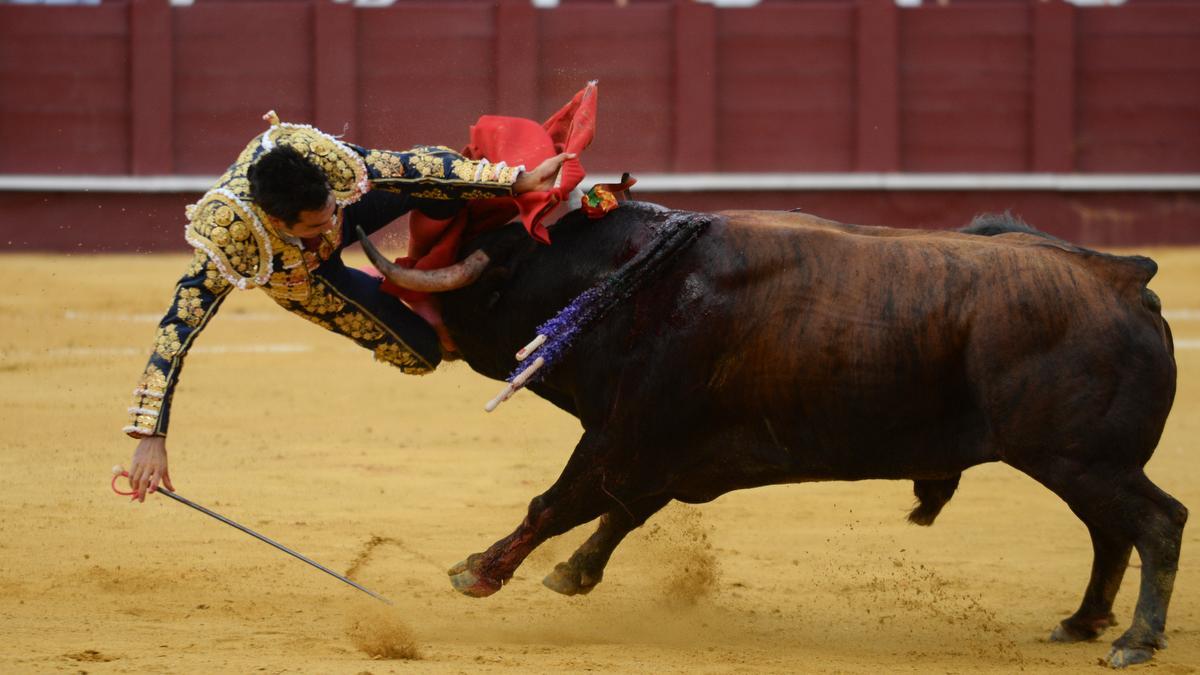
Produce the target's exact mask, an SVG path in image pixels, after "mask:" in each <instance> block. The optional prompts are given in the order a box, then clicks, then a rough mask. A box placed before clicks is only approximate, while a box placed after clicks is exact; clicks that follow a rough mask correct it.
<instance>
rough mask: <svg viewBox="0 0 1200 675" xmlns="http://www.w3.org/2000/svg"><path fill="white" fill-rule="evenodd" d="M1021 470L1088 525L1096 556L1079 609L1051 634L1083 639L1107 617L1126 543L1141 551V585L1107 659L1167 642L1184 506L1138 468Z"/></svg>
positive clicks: (1128, 660)
mask: <svg viewBox="0 0 1200 675" xmlns="http://www.w3.org/2000/svg"><path fill="white" fill-rule="evenodd" d="M1052 466H1053V468H1047V467H1039V468H1035V469H1033V470H1030V468H1029V467H1022V468H1023V470H1025V471H1026V472H1027V473H1029V474H1030V475H1031V476H1033V477H1034V478H1035V479H1037V480H1038V481H1039V482H1041V483H1042V484H1043V485H1046V486H1047V487H1049V488H1050V489H1051V490H1053V491H1054V492H1055V493H1056V494H1058V496H1060V497H1062V498H1063V500H1064V501H1066V502H1067V504H1068V505H1069V506H1070V507H1071V510H1072V511H1074V512H1075V514H1076V515H1078V516H1079V518H1080V519H1081V520H1083V522H1084V523H1085V524H1086V525H1087V526H1088V529H1089V531H1090V532H1091V533H1092V543H1093V549H1094V552H1095V556H1096V557H1095V559H1094V561H1093V564H1092V576H1091V579H1090V580H1089V582H1088V586H1087V589H1086V591H1085V593H1084V598H1083V603H1082V604H1081V605H1080V608H1079V611H1077V612H1076V613H1075V614H1074V615H1072V616H1071V617H1069V618H1068V619H1066V620H1065V621H1063V622H1062V624H1061V625H1060V626H1059V628H1058V629H1056V630H1055V632H1054V634H1053V635H1052V636H1051V638H1052V639H1059V640H1064V641H1065V640H1070V639H1088V638H1091V637H1096V636H1098V635H1099V634H1100V633H1101V632H1102V631H1103V630H1104V629H1105V628H1106V627H1108V626H1109V625H1111V623H1112V619H1111V613H1112V602H1113V599H1114V598H1115V596H1116V594H1117V589H1118V588H1119V587H1120V583H1121V578H1122V576H1123V575H1124V569H1125V567H1126V566H1127V564H1128V561H1129V553H1130V548H1131V547H1132V548H1137V551H1138V555H1139V556H1140V557H1141V559H1142V575H1141V585H1140V588H1139V591H1138V601H1137V607H1136V609H1135V610H1134V615H1133V623H1132V625H1131V626H1130V627H1129V630H1127V631H1125V634H1124V635H1122V636H1121V637H1120V638H1118V639H1117V640H1116V641H1115V642H1114V643H1113V649H1112V651H1111V652H1110V653H1109V656H1108V662H1109V664H1110V665H1112V666H1113V667H1115V668H1121V667H1124V666H1127V665H1131V664H1134V663H1142V662H1144V661H1148V660H1150V659H1151V658H1152V657H1153V656H1154V651H1155V650H1157V649H1162V648H1163V647H1165V646H1166V637H1165V635H1164V633H1163V631H1164V630H1165V628H1166V622H1167V606H1168V604H1169V603H1170V600H1171V591H1172V589H1173V587H1174V584H1175V571H1176V569H1178V565H1179V547H1180V542H1181V541H1182V538H1183V526H1184V523H1186V522H1187V509H1186V508H1184V506H1183V505H1182V504H1180V503H1179V502H1178V501H1176V500H1175V499H1174V498H1172V497H1171V496H1170V495H1168V494H1167V493H1165V492H1163V491H1162V490H1160V489H1159V488H1158V487H1157V486H1156V485H1154V484H1153V483H1151V482H1150V479H1148V478H1146V475H1145V474H1144V473H1142V470H1141V469H1140V468H1122V467H1114V466H1111V465H1102V464H1094V465H1091V466H1088V467H1086V468H1082V467H1080V466H1079V465H1077V464H1074V463H1071V462H1058V463H1052Z"/></svg>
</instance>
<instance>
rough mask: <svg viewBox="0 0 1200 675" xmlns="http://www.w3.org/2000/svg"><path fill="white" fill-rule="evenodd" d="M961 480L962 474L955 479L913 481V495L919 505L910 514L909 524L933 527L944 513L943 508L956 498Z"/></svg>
mask: <svg viewBox="0 0 1200 675" xmlns="http://www.w3.org/2000/svg"><path fill="white" fill-rule="evenodd" d="M960 478H962V474H961V473H960V474H958V475H957V476H955V477H954V478H942V479H938V480H917V481H913V494H915V495H916V496H917V505H916V507H914V508H913V510H912V513H909V514H908V522H910V523H912V524H914V525H925V526H926V527H928V526H929V525H932V524H933V521H934V519H935V518H937V517H938V514H939V513H941V512H942V507H943V506H945V505H946V502H948V501H950V498H951V497H953V496H954V491H955V490H957V489H958V480H959V479H960Z"/></svg>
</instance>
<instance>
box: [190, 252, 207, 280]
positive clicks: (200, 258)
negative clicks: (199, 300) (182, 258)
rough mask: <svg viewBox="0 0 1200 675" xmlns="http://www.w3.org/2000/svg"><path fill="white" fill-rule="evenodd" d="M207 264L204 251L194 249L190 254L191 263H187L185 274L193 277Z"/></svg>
mask: <svg viewBox="0 0 1200 675" xmlns="http://www.w3.org/2000/svg"><path fill="white" fill-rule="evenodd" d="M207 266H208V256H206V255H204V251H196V252H195V254H194V255H192V264H191V265H188V268H187V276H189V277H194V276H196V275H197V274H200V273H201V272H203V271H204V268H205V267H207Z"/></svg>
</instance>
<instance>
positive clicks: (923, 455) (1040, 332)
mask: <svg viewBox="0 0 1200 675" xmlns="http://www.w3.org/2000/svg"><path fill="white" fill-rule="evenodd" d="M681 231H690V232H693V233H695V236H687V237H681V236H677V234H676V233H678V232H681ZM553 233H554V245H553V246H551V247H545V246H542V245H539V244H537V243H535V242H533V241H531V240H530V239H529V238H528V237H527V236H525V235H524V233H523V232H522V231H521V230H520V228H519V227H516V226H509V227H508V228H504V229H500V230H496V231H493V232H490V233H487V234H484V235H482V236H480V237H478V238H477V239H475V240H474V241H473V243H472V247H473V248H474V249H478V250H479V251H482V252H483V253H484V254H486V256H487V258H488V259H490V264H489V265H488V267H487V268H486V270H485V271H483V272H482V274H481V275H480V276H479V278H478V280H477V281H475V283H473V284H471V285H468V286H465V287H462V288H459V289H457V290H453V291H450V292H446V293H443V294H441V295H440V300H441V314H442V318H443V320H444V321H445V326H446V329H447V331H448V333H449V335H450V336H451V337H452V338H453V340H454V342H455V343H456V344H457V345H458V350H459V352H460V353H461V356H462V358H464V359H465V360H466V361H467V363H469V364H470V366H471V367H472V368H473V369H474V370H476V371H478V372H479V373H481V374H483V375H485V376H487V377H490V378H496V379H503V378H505V377H506V376H507V375H508V374H509V371H510V370H511V369H512V367H513V363H514V362H513V354H514V351H516V350H517V349H518V348H519V347H520V346H521V345H523V344H525V343H526V342H527V341H528V340H529V338H530V337H531V336H532V335H533V334H534V329H535V327H537V326H538V325H539V324H540V323H541V322H543V321H545V320H546V319H547V317H549V316H551V315H552V314H553V313H554V312H555V311H556V310H557V309H558V308H561V307H563V306H565V305H567V304H568V303H570V302H571V301H572V300H573V299H574V298H576V297H577V296H579V295H580V294H581V293H583V292H584V291H586V290H588V289H589V288H593V287H594V286H595V285H596V284H597V283H599V282H602V281H604V280H611V279H612V278H613V277H614V275H616V274H628V273H629V268H630V262H631V261H639V262H638V264H637V266H635V267H636V269H634V271H635V272H636V271H638V270H640V269H649V268H651V267H653V268H654V269H655V272H654V273H653V274H644V275H642V276H643V279H642V280H641V281H639V282H638V283H637V284H635V285H629V286H627V287H626V289H625V295H624V297H623V298H622V299H621V301H620V302H617V303H616V304H615V305H614V306H613V307H612V308H611V310H610V311H608V312H607V314H605V315H604V317H603V319H602V320H600V321H598V322H596V323H595V325H594V326H592V327H591V329H590V330H588V331H587V332H586V333H585V334H583V335H582V336H580V337H579V338H578V341H577V343H576V344H575V346H574V348H573V349H572V350H571V351H570V352H569V353H568V354H567V355H566V356H565V358H563V359H562V360H561V362H560V363H558V364H557V365H556V366H555V367H554V368H553V369H552V370H550V371H549V372H547V373H545V374H544V377H542V378H541V379H540V380H539V381H537V382H535V383H533V384H532V385H530V389H531V390H532V391H534V392H535V393H536V394H537V395H539V396H541V397H542V398H544V399H546V400H548V401H549V402H551V403H552V404H554V405H555V406H557V407H559V408H561V409H563V410H565V411H567V412H568V413H570V414H572V415H574V416H576V417H577V418H578V419H579V421H580V422H581V424H582V427H583V435H582V437H581V438H580V439H579V442H578V444H577V445H576V446H575V449H574V452H573V453H572V455H571V457H570V459H569V460H568V462H567V464H566V467H565V468H564V469H563V471H562V474H561V475H560V476H559V478H558V479H557V480H556V481H555V482H554V484H553V485H551V486H550V488H549V489H548V490H546V491H545V492H544V493H542V494H541V495H539V496H537V497H535V498H533V500H532V501H531V502H530V504H529V509H528V513H527V515H526V516H525V518H524V520H523V521H522V522H521V523H520V525H519V526H518V527H517V528H516V530H514V531H513V532H512V533H511V534H509V535H508V536H507V537H504V538H503V539H500V540H499V541H497V542H496V543H495V544H493V545H492V546H491V547H490V548H488V549H487V550H485V551H483V552H482V553H476V554H474V555H471V556H470V557H468V558H467V559H466V560H465V561H463V562H462V563H459V564H458V565H456V566H455V567H453V568H452V569H451V570H450V575H451V581H452V583H453V585H454V587H455V588H456V589H458V590H459V591H461V592H462V593H464V594H466V595H470V596H475V597H483V596H487V595H490V594H492V593H495V592H496V591H498V590H499V589H500V588H501V587H502V586H503V585H504V584H505V583H506V582H507V581H508V580H509V579H510V578H512V576H513V573H514V571H515V570H516V569H517V567H518V566H519V565H520V564H521V562H522V561H523V560H524V559H525V558H526V556H528V555H529V553H530V552H531V551H532V550H533V549H534V548H535V547H537V546H538V545H539V544H540V543H542V542H543V541H545V540H546V539H548V538H550V537H554V536H556V535H559V534H562V533H564V532H567V531H568V530H570V529H572V528H574V527H576V526H578V525H581V524H584V523H587V522H589V521H592V520H594V519H596V518H599V525H598V527H597V528H596V530H595V532H594V533H593V534H592V535H591V537H590V538H589V539H587V540H586V542H585V543H583V544H582V545H581V546H580V547H579V549H578V550H576V551H575V552H574V553H573V555H571V556H570V558H569V559H568V560H567V561H566V562H563V563H560V564H558V565H557V566H556V567H555V568H554V570H553V571H552V572H551V573H550V575H549V576H547V577H546V579H545V581H544V583H545V585H546V586H548V587H549V588H551V589H552V590H554V591H557V592H559V593H563V594H567V595H574V594H580V593H588V592H589V591H591V590H592V589H593V588H594V587H595V586H596V584H597V583H599V582H600V580H601V578H602V577H603V572H604V568H605V565H606V563H607V562H608V560H609V557H610V556H611V555H612V553H613V551H614V549H615V548H616V547H617V545H618V544H619V543H620V542H621V540H622V539H623V538H624V537H625V536H626V535H627V534H628V533H629V532H630V531H631V530H633V529H634V528H637V527H638V526H640V525H642V524H643V523H644V522H645V521H646V519H647V518H649V517H650V516H651V515H653V514H654V513H655V512H656V511H658V510H659V509H661V508H663V507H664V506H665V505H666V504H668V503H669V502H670V501H671V500H678V501H681V502H686V503H690V504H697V503H703V502H708V501H710V500H712V499H715V498H716V497H718V496H720V495H722V494H724V493H726V492H729V491H731V490H738V489H742V488H752V487H757V486H763V485H771V484H779V483H801V482H808V481H829V480H862V479H897V480H911V481H913V489H914V493H915V495H916V499H917V504H916V506H915V508H914V509H913V510H912V512H911V513H910V514H909V516H908V518H909V520H910V521H912V522H913V523H916V524H918V525H930V524H932V523H933V522H934V519H935V518H936V517H937V515H938V513H939V512H940V511H941V510H942V508H943V506H945V505H946V503H947V501H948V500H949V499H950V498H951V496H952V495H953V494H954V492H955V490H956V488H957V487H958V484H959V478H960V476H961V474H962V472H963V470H965V469H967V468H969V467H972V466H975V465H978V464H982V463H985V462H1004V463H1006V464H1008V465H1009V466H1012V467H1013V468H1015V469H1017V470H1019V471H1021V472H1023V473H1025V474H1027V475H1028V476H1029V477H1031V478H1033V479H1034V480H1036V481H1038V482H1039V483H1041V484H1042V485H1044V486H1046V487H1047V488H1049V489H1050V490H1051V491H1053V492H1054V493H1055V494H1056V495H1058V496H1059V497H1060V498H1062V499H1063V501H1065V502H1066V503H1067V505H1068V506H1069V507H1070V508H1071V510H1072V511H1073V512H1074V513H1075V515H1076V516H1078V517H1079V518H1080V519H1081V520H1082V521H1083V522H1084V524H1085V525H1086V526H1087V528H1088V531H1089V533H1090V534H1091V538H1092V546H1093V551H1094V558H1093V563H1092V571H1091V578H1090V579H1089V580H1088V582H1087V584H1086V588H1085V590H1084V594H1083V600H1082V603H1081V604H1080V606H1079V609H1078V611H1076V612H1075V613H1074V614H1073V615H1071V616H1070V617H1068V618H1066V619H1064V620H1063V621H1062V622H1061V623H1060V624H1059V625H1058V626H1057V627H1055V629H1054V631H1053V632H1052V635H1051V639H1052V640H1055V641H1062V642H1074V641H1081V640H1092V639H1095V638H1097V637H1098V636H1099V635H1100V634H1101V633H1103V632H1104V631H1105V629H1107V628H1108V627H1110V626H1112V625H1114V624H1115V623H1116V621H1115V619H1114V616H1113V613H1112V605H1113V599H1114V597H1115V596H1116V594H1117V590H1118V588H1119V587H1120V584H1121V580H1122V577H1123V576H1124V574H1125V570H1126V567H1127V565H1128V562H1129V558H1130V553H1131V550H1132V549H1134V548H1136V549H1137V551H1138V554H1139V556H1140V557H1141V560H1142V569H1141V585H1140V590H1139V595H1138V600H1137V606H1136V609H1135V612H1134V617H1133V622H1132V624H1131V625H1130V627H1129V629H1128V630H1127V631H1125V633H1124V634H1123V635H1121V636H1120V637H1119V638H1118V639H1117V640H1116V641H1115V642H1114V643H1113V647H1112V650H1111V652H1110V653H1109V656H1108V663H1109V664H1110V665H1111V666H1113V667H1122V666H1126V665H1129V664H1134V663H1139V662H1143V661H1146V660H1149V659H1150V658H1152V657H1153V655H1154V653H1155V650H1157V649H1161V648H1163V647H1164V646H1165V638H1164V628H1165V624H1166V615H1167V605H1168V601H1169V600H1170V596H1171V591H1172V587H1173V585H1174V578H1175V573H1176V569H1177V565H1178V559H1179V550H1180V542H1181V539H1182V532H1183V527H1184V524H1185V522H1186V520H1187V509H1186V508H1185V507H1184V506H1183V505H1182V504H1181V503H1179V502H1178V501H1176V500H1175V499H1174V498H1172V497H1171V496H1170V495H1168V494H1167V493H1165V492H1164V491H1162V490H1161V489H1159V488H1158V487H1157V486H1156V485H1155V484H1154V483H1152V482H1151V481H1150V479H1149V478H1147V477H1146V474H1145V473H1144V472H1143V467H1144V466H1145V464H1146V463H1147V461H1148V460H1149V459H1150V457H1151V455H1152V454H1153V452H1154V449H1155V446H1156V445H1157V444H1158V441H1159V437H1160V435H1161V434H1162V431H1163V427H1164V424H1165V422H1166V419H1167V415H1168V413H1169V411H1170V410H1171V405H1172V402H1173V399H1174V395H1175V381H1176V366H1175V359H1174V352H1173V343H1172V338H1171V330H1170V327H1169V326H1168V325H1167V322H1166V321H1165V320H1163V318H1162V315H1161V308H1160V304H1159V301H1158V298H1157V296H1155V294H1154V293H1153V292H1152V291H1150V290H1149V289H1148V288H1147V286H1146V284H1147V282H1149V280H1150V279H1151V277H1152V276H1153V275H1154V274H1155V272H1156V270H1157V267H1156V265H1155V263H1154V262H1153V261H1152V260H1150V259H1148V258H1144V257H1139V256H1128V257H1122V256H1114V255H1107V254H1103V253H1098V252H1095V251H1091V250H1087V249H1084V248H1081V247H1077V246H1074V245H1072V244H1069V243H1067V242H1065V241H1062V240H1059V239H1056V238H1053V237H1051V236H1049V235H1045V234H1043V233H1041V232H1039V231H1037V230H1034V229H1033V228H1031V227H1029V226H1027V225H1025V224H1024V223H1022V222H1020V221H1018V220H1016V219H1014V218H1011V217H1007V216H990V217H982V218H979V219H976V221H975V222H973V223H972V224H971V225H969V226H967V227H965V228H963V229H962V230H960V231H957V232H948V231H926V230H905V229H890V228H882V227H865V226H855V225H844V224H839V223H836V222H832V221H829V220H823V219H820V218H817V217H814V216H811V215H805V214H801V213H790V212H789V213H782V212H761V211H730V212H723V213H718V214H696V213H686V212H678V211H669V210H666V209H663V208H661V207H657V206H654V205H650V204H643V203H637V202H630V203H627V204H626V205H624V206H623V207H621V208H618V209H616V210H615V211H613V212H612V213H610V214H608V215H607V216H605V217H604V218H603V219H602V220H599V221H589V220H588V219H586V218H585V217H584V216H583V215H582V214H581V213H580V212H578V211H577V212H573V213H571V214H568V215H567V216H565V217H564V218H563V219H562V220H561V221H560V222H559V223H557V224H556V226H555V227H554V229H553ZM671 237H674V240H675V242H676V243H675V244H672V245H666V246H664V245H662V242H664V241H668V240H670V239H671ZM364 243H365V244H366V245H368V246H369V242H366V241H365V237H364ZM652 250H653V251H654V252H652V254H649V255H648V254H647V252H648V251H652ZM469 252H470V251H464V253H469ZM368 254H369V255H370V256H371V257H372V261H373V262H374V263H375V264H376V266H377V267H378V268H380V270H381V271H382V272H383V273H384V274H385V275H387V276H389V277H390V278H393V279H395V280H401V278H402V274H401V273H402V270H399V269H398V268H397V267H396V266H394V265H391V264H390V263H389V262H388V261H387V260H386V259H383V258H382V257H380V256H379V255H378V252H377V251H375V250H374V249H373V248H369V249H368ZM475 255H476V256H478V253H476V254H475Z"/></svg>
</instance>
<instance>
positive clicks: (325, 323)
mask: <svg viewBox="0 0 1200 675" xmlns="http://www.w3.org/2000/svg"><path fill="white" fill-rule="evenodd" d="M296 313H297V314H300V312H296ZM300 316H302V317H304V318H306V319H308V320H309V321H311V322H313V323H315V324H317V325H318V326H320V327H321V328H324V329H325V330H327V331H332V332H334V333H336V332H337V329H335V328H334V327H333V324H331V323H329V322H328V321H326V320H324V319H322V318H320V317H316V316H313V315H311V314H300Z"/></svg>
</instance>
